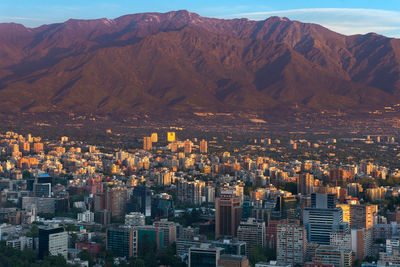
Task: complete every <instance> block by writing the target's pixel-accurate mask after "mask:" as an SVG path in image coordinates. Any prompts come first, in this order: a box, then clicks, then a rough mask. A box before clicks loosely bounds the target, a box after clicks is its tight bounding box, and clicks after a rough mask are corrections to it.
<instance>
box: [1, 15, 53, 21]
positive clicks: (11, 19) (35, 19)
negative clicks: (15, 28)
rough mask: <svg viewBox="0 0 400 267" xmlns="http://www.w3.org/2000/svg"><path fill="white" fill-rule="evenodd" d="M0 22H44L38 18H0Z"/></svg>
mask: <svg viewBox="0 0 400 267" xmlns="http://www.w3.org/2000/svg"><path fill="white" fill-rule="evenodd" d="M0 20H6V21H15V20H22V21H45V20H43V19H40V18H24V17H2V16H0Z"/></svg>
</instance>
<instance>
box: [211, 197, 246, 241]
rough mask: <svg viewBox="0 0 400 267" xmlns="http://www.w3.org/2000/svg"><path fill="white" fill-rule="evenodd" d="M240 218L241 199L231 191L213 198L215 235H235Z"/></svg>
mask: <svg viewBox="0 0 400 267" xmlns="http://www.w3.org/2000/svg"><path fill="white" fill-rule="evenodd" d="M241 218H242V201H241V198H240V197H238V196H236V195H235V193H234V192H233V191H225V192H223V193H221V196H220V197H217V198H216V199H215V237H216V238H217V237H219V236H236V231H237V228H238V226H239V224H240V220H241Z"/></svg>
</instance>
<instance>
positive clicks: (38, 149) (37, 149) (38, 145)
mask: <svg viewBox="0 0 400 267" xmlns="http://www.w3.org/2000/svg"><path fill="white" fill-rule="evenodd" d="M42 151H43V143H34V144H33V152H34V153H39V152H42Z"/></svg>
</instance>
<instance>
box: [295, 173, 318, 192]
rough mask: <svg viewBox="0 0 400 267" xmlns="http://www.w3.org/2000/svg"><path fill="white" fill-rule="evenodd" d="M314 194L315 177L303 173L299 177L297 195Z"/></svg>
mask: <svg viewBox="0 0 400 267" xmlns="http://www.w3.org/2000/svg"><path fill="white" fill-rule="evenodd" d="M313 192H314V175H312V174H310V173H308V172H303V173H300V174H298V177H297V193H299V194H302V195H308V194H311V193H313Z"/></svg>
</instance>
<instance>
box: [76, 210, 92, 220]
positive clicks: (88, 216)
mask: <svg viewBox="0 0 400 267" xmlns="http://www.w3.org/2000/svg"><path fill="white" fill-rule="evenodd" d="M78 221H80V222H94V213H93V212H91V211H85V212H81V213H78Z"/></svg>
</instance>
